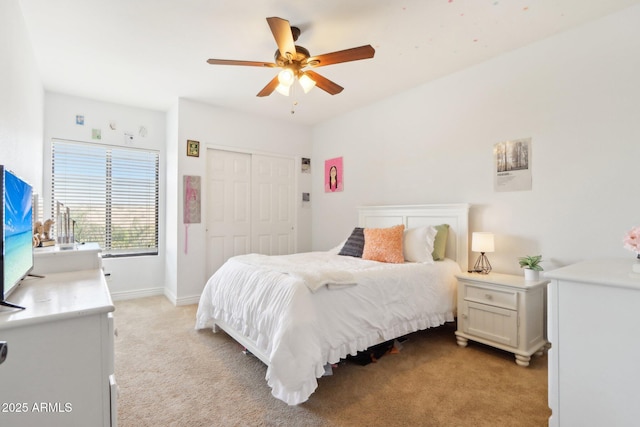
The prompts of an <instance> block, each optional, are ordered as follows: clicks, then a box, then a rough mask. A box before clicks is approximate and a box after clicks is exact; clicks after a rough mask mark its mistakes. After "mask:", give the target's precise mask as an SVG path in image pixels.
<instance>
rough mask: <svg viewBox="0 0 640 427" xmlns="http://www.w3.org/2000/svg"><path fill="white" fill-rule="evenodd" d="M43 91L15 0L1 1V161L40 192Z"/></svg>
mask: <svg viewBox="0 0 640 427" xmlns="http://www.w3.org/2000/svg"><path fill="white" fill-rule="evenodd" d="M43 102H44V90H43V89H42V83H41V81H40V74H39V72H38V68H37V65H36V62H35V58H34V56H33V49H32V47H31V42H30V40H29V36H28V34H27V30H26V26H25V24H24V19H23V17H22V11H21V10H20V5H19V4H18V1H17V0H3V1H1V2H0V164H3V165H6V166H7V167H8V168H9V169H11V170H13V171H14V172H15V173H17V174H18V175H20V176H21V177H22V178H24V179H26V180H27V181H28V182H29V183H30V184H31V185H33V187H34V191H36V192H37V193H42V116H43Z"/></svg>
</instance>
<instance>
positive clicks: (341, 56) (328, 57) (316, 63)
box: [305, 44, 376, 67]
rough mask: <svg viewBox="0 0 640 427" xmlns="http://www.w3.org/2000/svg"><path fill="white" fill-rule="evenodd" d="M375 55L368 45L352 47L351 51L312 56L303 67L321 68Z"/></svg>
mask: <svg viewBox="0 0 640 427" xmlns="http://www.w3.org/2000/svg"><path fill="white" fill-rule="evenodd" d="M375 53H376V51H375V49H374V48H373V47H372V46H371V45H370V44H368V45H366V46H360V47H353V48H351V49H345V50H339V51H337V52H331V53H325V54H324V55H318V56H312V57H310V58H308V59H307V60H306V62H305V65H308V66H309V67H323V66H325V65H331V64H339V63H341V62H349V61H359V60H361V59H369V58H373V55H375Z"/></svg>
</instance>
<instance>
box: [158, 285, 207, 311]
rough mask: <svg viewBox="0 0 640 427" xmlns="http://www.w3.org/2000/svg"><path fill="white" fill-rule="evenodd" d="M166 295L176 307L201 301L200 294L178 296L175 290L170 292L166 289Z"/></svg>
mask: <svg viewBox="0 0 640 427" xmlns="http://www.w3.org/2000/svg"><path fill="white" fill-rule="evenodd" d="M164 296H165V297H167V299H168V300H169V301H171V303H172V304H173V305H175V306H176V307H177V306H180V305H191V304H198V303H199V302H200V295H192V296H189V297H182V298H178V297H176V295H175V294H174V293H173V292H169V291H168V290H167V289H165V290H164Z"/></svg>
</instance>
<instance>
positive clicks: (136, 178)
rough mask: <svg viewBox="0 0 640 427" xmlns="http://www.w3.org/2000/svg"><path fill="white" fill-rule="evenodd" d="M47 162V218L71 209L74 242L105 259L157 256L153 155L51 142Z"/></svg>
mask: <svg viewBox="0 0 640 427" xmlns="http://www.w3.org/2000/svg"><path fill="white" fill-rule="evenodd" d="M51 161H52V165H51V170H52V176H51V201H52V202H51V205H52V206H51V214H52V215H51V217H52V218H56V210H57V209H56V207H57V205H58V203H62V204H63V205H64V207H65V208H67V209H69V212H70V217H71V219H72V220H73V231H74V236H75V241H76V242H98V243H99V244H100V247H101V248H102V250H103V256H105V257H110V256H111V257H113V256H131V255H156V254H157V253H158V181H159V179H158V175H159V172H158V167H159V154H158V152H157V151H150V150H141V149H135V148H128V147H116V146H107V145H100V144H90V143H80V142H71V141H60V140H54V141H53V142H52V147H51Z"/></svg>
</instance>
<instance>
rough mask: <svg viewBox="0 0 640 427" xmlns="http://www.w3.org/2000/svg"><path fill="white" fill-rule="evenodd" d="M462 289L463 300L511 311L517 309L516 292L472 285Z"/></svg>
mask: <svg viewBox="0 0 640 427" xmlns="http://www.w3.org/2000/svg"><path fill="white" fill-rule="evenodd" d="M464 288H465V295H464V299H465V300H466V301H473V302H477V303H480V304H489V305H494V306H497V307H504V308H509V309H512V310H517V309H518V293H517V292H516V291H510V290H506V289H505V290H500V289H494V288H485V287H480V286H474V285H467V286H465V287H464Z"/></svg>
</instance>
